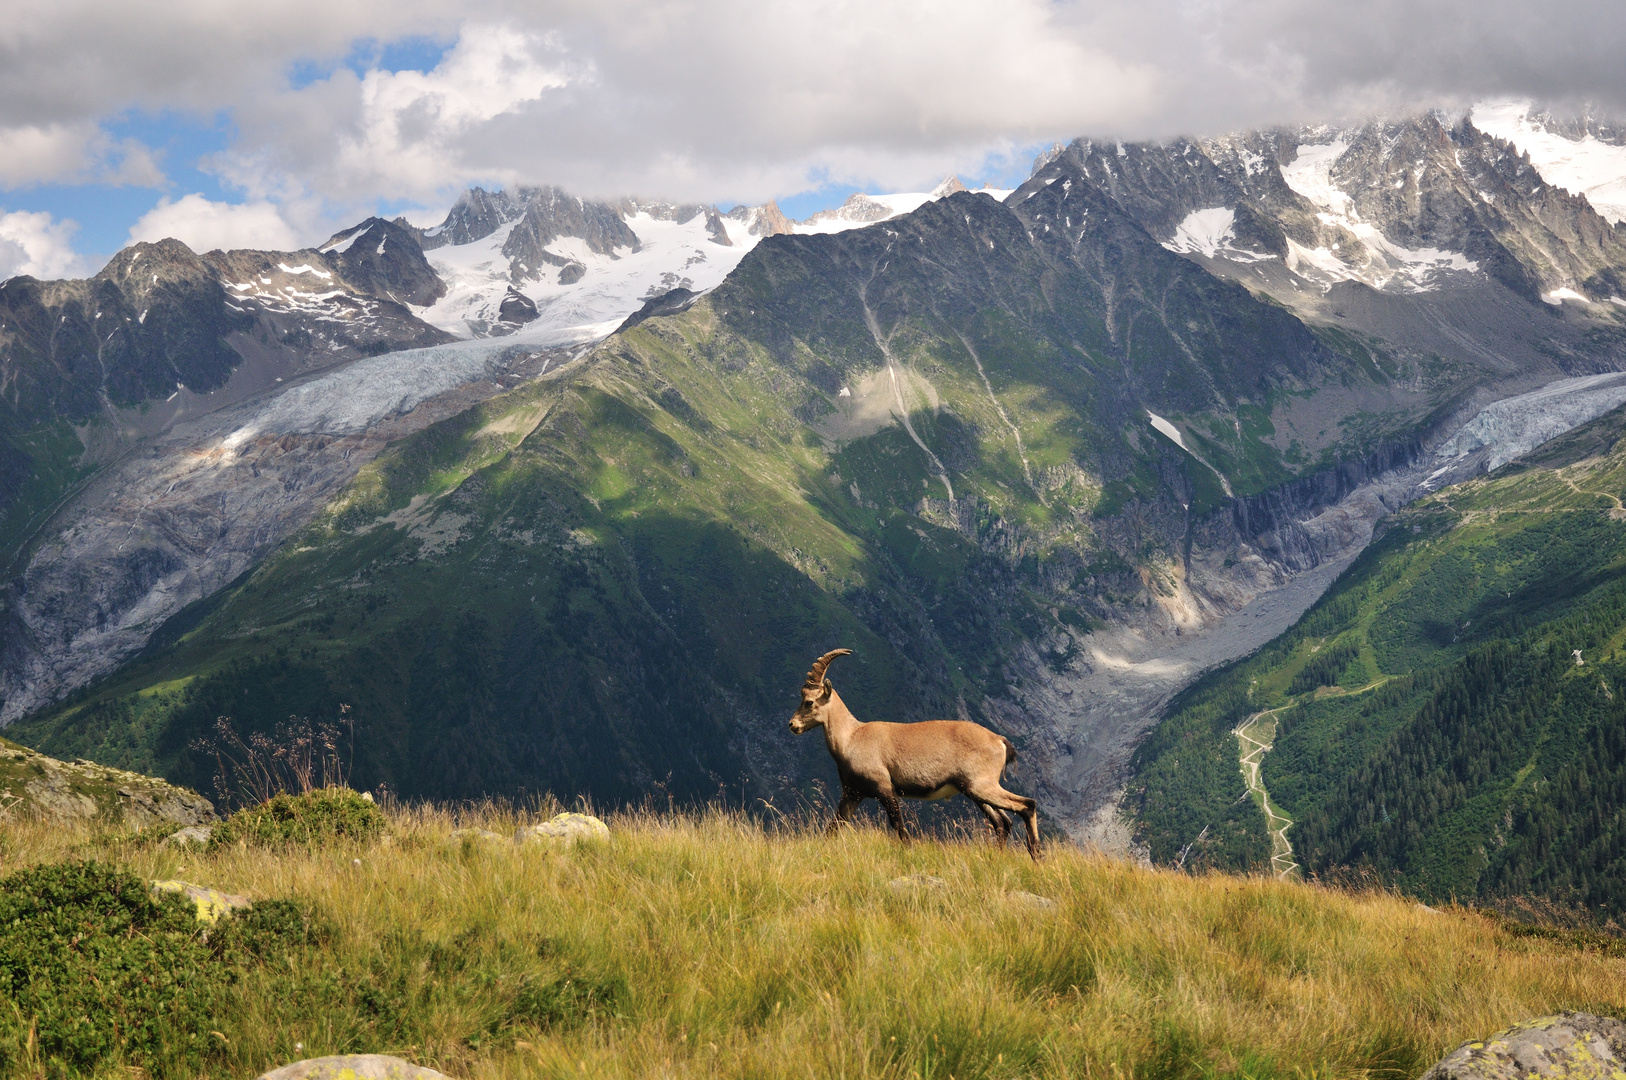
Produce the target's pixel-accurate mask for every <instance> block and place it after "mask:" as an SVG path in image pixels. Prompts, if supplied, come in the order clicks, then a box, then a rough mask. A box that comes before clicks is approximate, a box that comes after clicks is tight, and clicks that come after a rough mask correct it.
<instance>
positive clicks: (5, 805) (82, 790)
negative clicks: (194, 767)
mask: <svg viewBox="0 0 1626 1080" xmlns="http://www.w3.org/2000/svg"><path fill="white" fill-rule="evenodd" d="M0 816H10V817H29V818H38V819H41V820H45V821H64V822H66V821H104V822H108V823H110V824H115V825H126V826H130V827H133V828H144V827H146V826H148V825H152V824H154V823H156V822H160V821H169V822H174V823H175V824H177V825H199V824H202V823H204V822H210V821H214V820H215V808H214V804H213V803H211V802H210V801H209V800H208V799H205V798H204V797H203V796H202V795H199V794H198V793H197V792H195V791H188V790H187V789H186V788H181V787H176V786H175V785H173V784H170V783H166V782H165V781H163V780H159V779H156V778H154V777H151V776H143V775H142V774H140V773H134V772H128V771H126V770H124V769H114V768H110V767H108V766H105V765H98V764H96V763H95V762H93V761H86V760H85V759H83V758H81V759H79V760H78V761H73V762H67V761H58V760H57V759H56V758H53V757H48V756H46V755H45V754H41V753H38V752H36V751H34V750H30V749H28V748H27V747H25V746H19V745H18V744H17V743H14V742H11V741H10V740H8V739H0Z"/></svg>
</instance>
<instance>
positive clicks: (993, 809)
mask: <svg viewBox="0 0 1626 1080" xmlns="http://www.w3.org/2000/svg"><path fill="white" fill-rule="evenodd" d="M966 797H967V798H970V796H969V795H968V796H966ZM971 801H972V802H973V803H975V804H976V807H977V809H978V810H981V811H982V816H983V817H985V818H987V819H988V825H989V826H990V827H991V828H992V829H993V830H994V843H995V844H998V845H999V846H1000V847H1004V846H1005V845H1006V844H1007V843H1009V842H1010V838H1011V819H1010V818H1008V817H1006V816H1005V811H1003V810H1001V809H1000V808H999V807H997V806H990V805H989V804H987V803H985V802H979V801H978V800H976V799H971Z"/></svg>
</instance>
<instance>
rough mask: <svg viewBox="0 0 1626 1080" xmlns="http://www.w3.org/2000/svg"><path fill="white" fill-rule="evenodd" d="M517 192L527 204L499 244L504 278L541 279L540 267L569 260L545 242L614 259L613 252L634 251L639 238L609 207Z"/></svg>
mask: <svg viewBox="0 0 1626 1080" xmlns="http://www.w3.org/2000/svg"><path fill="white" fill-rule="evenodd" d="M521 194H523V195H525V196H526V197H527V200H528V201H527V203H526V206H525V214H524V216H522V217H521V218H520V219H519V221H518V222H517V223H516V224H515V225H514V229H513V231H512V232H510V233H509V234H508V239H507V240H506V241H504V242H503V246H502V253H503V254H504V255H506V256H507V257H508V258H509V260H510V270H509V277H510V278H511V279H512V280H514V281H516V282H518V281H524V280H528V279H529V280H535V279H537V278H540V277H541V276H542V274H543V272H544V268H545V267H549V266H561V267H562V266H568V265H569V264H570V263H571V262H572V260H571V259H570V258H568V257H567V256H564V255H557V254H555V253H553V252H551V251H549V250H548V245H549V244H552V243H554V242H555V241H557V240H559V239H561V238H563V237H574V238H576V239H579V240H581V241H582V242H583V243H584V244H585V245H586V246H587V250H589V251H592V252H596V253H597V254H600V255H613V254H614V253H615V250H616V249H617V248H630V249H631V250H633V251H637V250H638V247H639V243H638V234H637V233H634V232H633V231H632V229H630V228H629V227H628V226H627V223H626V222H625V221H623V220H621V214H620V212H619V211H618V210H616V209H615V208H614V207H611V206H608V205H606V204H604V203H595V202H587V201H585V200H583V199H578V198H576V197H575V196H574V195H568V194H566V193H565V192H563V191H560V190H559V189H558V188H552V187H544V188H536V189H521Z"/></svg>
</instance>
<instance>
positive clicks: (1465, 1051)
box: [1422, 1012, 1626, 1080]
mask: <svg viewBox="0 0 1626 1080" xmlns="http://www.w3.org/2000/svg"><path fill="white" fill-rule="evenodd" d="M1623 1075H1626V1024H1623V1023H1621V1022H1620V1021H1619V1020H1611V1019H1609V1018H1608V1017H1606V1016H1593V1015H1592V1014H1591V1013H1577V1012H1566V1013H1559V1014H1558V1015H1557V1016H1542V1017H1538V1018H1537V1019H1535V1020H1526V1021H1524V1022H1523V1023H1519V1024H1514V1025H1513V1026H1512V1027H1510V1028H1508V1029H1507V1030H1506V1031H1498V1032H1497V1033H1496V1034H1495V1035H1492V1036H1491V1037H1490V1038H1488V1039H1485V1040H1484V1041H1482V1042H1465V1043H1463V1044H1462V1045H1461V1046H1459V1047H1457V1048H1456V1049H1455V1050H1453V1051H1451V1053H1449V1054H1447V1055H1446V1056H1445V1057H1444V1058H1442V1059H1441V1060H1440V1062H1439V1063H1438V1064H1436V1065H1435V1066H1434V1067H1433V1068H1432V1069H1430V1070H1428V1072H1426V1073H1424V1074H1423V1075H1422V1080H1530V1078H1535V1077H1541V1078H1546V1080H1559V1078H1563V1080H1619V1078H1620V1077H1621V1076H1623Z"/></svg>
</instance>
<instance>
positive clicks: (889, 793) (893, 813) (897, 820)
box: [875, 787, 909, 844]
mask: <svg viewBox="0 0 1626 1080" xmlns="http://www.w3.org/2000/svg"><path fill="white" fill-rule="evenodd" d="M875 797H876V798H877V799H880V800H881V805H882V806H883V807H885V808H886V816H887V818H888V820H890V821H891V822H892V827H893V828H894V829H896V830H898V839H900V840H902V841H903V842H904V843H906V844H907V843H908V842H909V830H908V829H906V828H905V827H904V824H903V801H902V800H901V799H899V798H898V793H897V792H895V791H893V790H892V788H891V787H884V788H882V789H881V790H880V791H878V792H876V795H875Z"/></svg>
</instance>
